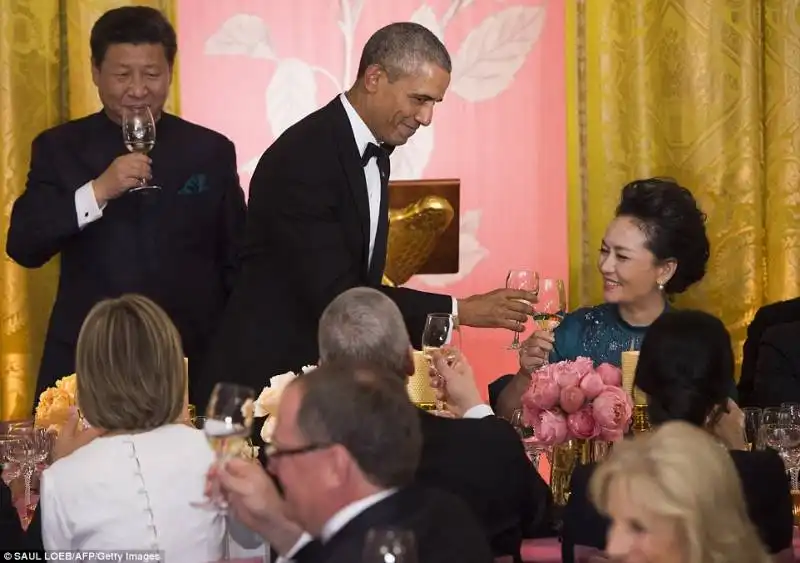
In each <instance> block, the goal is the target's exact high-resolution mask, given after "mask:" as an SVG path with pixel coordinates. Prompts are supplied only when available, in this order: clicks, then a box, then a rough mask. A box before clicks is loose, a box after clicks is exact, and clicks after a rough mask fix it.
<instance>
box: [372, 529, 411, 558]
mask: <svg viewBox="0 0 800 563" xmlns="http://www.w3.org/2000/svg"><path fill="white" fill-rule="evenodd" d="M362 561H363V562H364V563H417V543H416V540H415V538H414V532H411V531H409V530H401V529H397V528H385V529H372V530H370V531H368V532H367V537H366V539H365V540H364V552H363V553H362Z"/></svg>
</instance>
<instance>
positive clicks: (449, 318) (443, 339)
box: [422, 313, 461, 412]
mask: <svg viewBox="0 0 800 563" xmlns="http://www.w3.org/2000/svg"><path fill="white" fill-rule="evenodd" d="M444 346H448V347H450V348H461V332H460V330H459V328H458V322H457V321H456V318H455V316H453V315H449V314H447V313H431V314H430V315H428V318H427V319H426V321H425V328H424V329H423V331H422V353H423V354H424V355H425V359H427V360H428V364H429V365H430V367H431V369H432V370H434V371H435V369H436V368H435V367H434V365H433V352H434V351H435V350H440V349H442V347H444ZM445 350H446V348H445ZM445 354H446V359H447V361H448V363H450V362H451V361H452V360H453V355H452V354H449V355H447V353H446V352H445ZM439 378H440V380H441V383H442V385H444V380H443V379H442V378H441V375H440V376H439ZM446 408H447V407H446V405H445V404H444V402H443V401H440V400H439V399H437V400H436V410H437V411H440V412H441V411H444V410H446Z"/></svg>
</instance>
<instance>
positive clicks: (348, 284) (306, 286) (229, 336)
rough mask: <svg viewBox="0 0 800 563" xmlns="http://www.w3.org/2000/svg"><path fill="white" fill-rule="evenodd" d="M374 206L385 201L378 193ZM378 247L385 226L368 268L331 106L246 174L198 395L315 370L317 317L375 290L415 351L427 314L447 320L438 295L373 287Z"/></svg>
mask: <svg viewBox="0 0 800 563" xmlns="http://www.w3.org/2000/svg"><path fill="white" fill-rule="evenodd" d="M382 200H383V201H384V202H386V201H388V197H387V196H386V194H383V196H382ZM383 211H384V212H386V210H385V208H384V210H383ZM387 218H388V216H387ZM387 238H388V220H387V221H379V224H378V231H377V234H376V237H375V249H374V252H373V259H372V264H371V267H370V266H368V253H369V203H368V199H367V186H366V180H365V178H364V168H363V166H362V164H361V156H360V155H359V152H358V148H357V146H356V142H355V137H354V135H353V131H352V128H351V126H350V121H349V120H348V117H347V114H346V113H345V109H344V106H343V105H342V103H341V101H340V100H339V99H338V97H337V98H336V99H334V100H333V101H331V102H330V103H329V104H328V105H326V106H325V107H323V108H322V109H320V110H318V111H316V112H314V113H312V114H311V115H309V116H308V117H306V118H304V119H302V120H301V121H299V122H298V123H296V124H295V125H294V126H292V127H290V128H289V129H287V130H286V131H285V132H284V133H283V134H282V135H281V136H280V137H279V138H278V139H277V140H276V141H275V142H274V143H273V144H272V145H271V146H270V147H269V148H268V149H267V150H266V152H264V154H263V156H262V157H261V160H260V161H259V163H258V166H257V167H256V170H255V173H254V174H253V178H252V181H251V183H250V199H249V202H248V212H247V224H246V228H245V238H244V248H243V253H242V270H241V276H240V277H239V279H238V281H237V283H236V287H235V289H234V292H233V295H232V296H231V299H230V302H229V304H228V307H227V309H226V312H225V315H224V318H223V321H222V323H221V325H220V330H219V334H218V337H217V338H216V339H215V343H214V347H213V349H212V353H211V355H212V361H211V362H209V373H208V375H207V377H206V378H204V379H205V380H206V389H204V391H203V393H206V392H208V391H209V390H210V386H211V384H212V383H213V382H214V381H216V380H219V379H221V378H223V377H227V378H231V377H234V378H236V380H237V381H239V382H241V383H244V384H248V385H251V386H253V387H255V388H256V389H257V390H260V389H261V388H262V387H263V386H264V385H266V384H267V383H268V380H269V378H270V377H272V376H273V375H276V374H278V373H282V372H285V371H287V370H299V369H300V368H301V367H302V366H303V365H305V364H311V363H316V362H317V360H318V358H319V354H318V350H317V325H318V322H319V317H320V315H321V314H322V311H323V310H324V309H325V307H327V305H328V304H329V303H330V302H331V301H332V300H333V299H334V298H335V297H336V296H338V295H339V294H340V293H342V292H343V291H345V290H347V289H350V288H352V287H357V286H370V287H375V288H378V289H381V290H382V291H384V292H385V293H386V294H387V295H389V296H390V297H391V298H392V299H394V300H395V302H396V303H397V304H398V306H399V307H400V310H401V311H402V312H403V316H404V318H405V320H406V323H407V326H408V329H409V333H410V335H411V339H412V342H413V343H414V344H415V346H417V347H418V346H419V342H420V338H421V334H422V329H423V327H424V323H425V319H426V317H427V315H428V313H430V312H447V313H449V312H450V311H451V308H452V303H451V300H450V298H449V297H446V296H442V295H435V294H431V293H423V292H419V291H413V290H409V289H402V288H388V287H382V286H381V277H382V275H383V270H384V265H385V261H386V243H387Z"/></svg>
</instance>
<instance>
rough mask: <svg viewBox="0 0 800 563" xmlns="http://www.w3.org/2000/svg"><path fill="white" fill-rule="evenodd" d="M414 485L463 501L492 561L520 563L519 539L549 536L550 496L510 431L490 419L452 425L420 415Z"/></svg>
mask: <svg viewBox="0 0 800 563" xmlns="http://www.w3.org/2000/svg"><path fill="white" fill-rule="evenodd" d="M420 419H421V428H422V437H423V446H422V456H421V458H420V463H419V467H418V469H417V474H416V479H415V480H416V482H417V483H418V484H419V485H422V486H426V487H435V488H438V489H441V490H444V491H447V492H450V493H452V494H454V495H456V496H458V497H460V498H461V499H462V500H464V501H465V502H466V503H467V504H468V505H469V507H470V508H471V509H472V511H473V513H474V514H475V515H476V516H477V518H478V520H479V522H480V523H481V525H482V526H483V529H484V532H485V535H486V537H487V539H488V541H489V543H490V545H491V547H492V552H493V554H494V555H495V556H501V555H513V556H514V557H515V558H519V553H520V546H521V543H522V538H523V537H543V536H549V535H552V533H553V532H552V526H551V524H552V522H551V514H552V506H553V501H552V495H551V493H550V489H549V487H548V486H547V484H546V483H545V482H544V480H543V479H542V477H541V476H540V475H539V472H538V471H537V470H536V468H534V467H533V465H532V464H531V462H530V461H529V459H528V456H527V455H526V454H525V449H524V447H523V446H522V442H521V441H520V439H519V436H518V435H517V433H516V431H515V430H514V429H513V428H512V427H511V425H510V424H509V423H508V422H507V421H505V420H503V419H501V418H497V417H494V416H489V417H486V418H482V419H451V418H443V417H438V416H434V415H432V414H430V413H427V412H425V411H422V410H420Z"/></svg>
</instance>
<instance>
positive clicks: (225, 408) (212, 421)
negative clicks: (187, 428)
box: [192, 383, 256, 513]
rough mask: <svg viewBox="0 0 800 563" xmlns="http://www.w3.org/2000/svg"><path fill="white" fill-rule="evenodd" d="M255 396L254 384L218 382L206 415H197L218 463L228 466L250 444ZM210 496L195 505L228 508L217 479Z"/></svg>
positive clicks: (218, 508) (213, 508) (221, 509)
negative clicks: (248, 385) (248, 442)
mask: <svg viewBox="0 0 800 563" xmlns="http://www.w3.org/2000/svg"><path fill="white" fill-rule="evenodd" d="M255 396H256V394H255V391H254V390H253V389H251V388H250V387H245V386H243V385H237V384H235V383H217V384H216V385H215V386H214V390H213V391H212V392H211V398H210V399H209V401H208V407H207V408H206V416H205V417H200V416H198V417H196V418H195V426H196V427H198V428H200V429H202V430H203V432H204V433H205V435H206V438H207V439H208V443H209V444H210V445H211V449H212V450H214V453H215V454H216V457H217V463H218V464H220V465H224V464H225V462H227V461H228V460H229V459H231V458H232V457H234V456H236V455H238V453H239V452H240V451H241V450H242V448H243V447H244V446H245V445H246V443H247V439H248V438H249V437H250V428H251V427H252V425H253V406H254V399H255ZM210 497H211V498H209V499H208V500H205V501H202V502H197V503H192V505H193V506H196V507H199V508H206V509H209V510H216V511H219V512H222V513H225V512H226V511H227V508H228V506H227V503H226V502H225V499H224V498H223V497H222V493H221V491H220V489H219V483H218V482H216V481H215V482H213V483H212V491H211V495H210Z"/></svg>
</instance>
